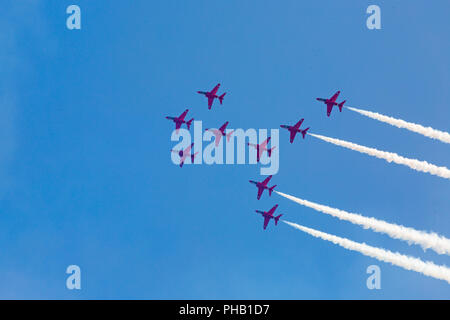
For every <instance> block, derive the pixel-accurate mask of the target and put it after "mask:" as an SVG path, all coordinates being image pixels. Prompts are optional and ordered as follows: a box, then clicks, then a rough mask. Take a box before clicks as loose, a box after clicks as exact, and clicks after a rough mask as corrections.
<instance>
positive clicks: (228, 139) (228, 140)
mask: <svg viewBox="0 0 450 320" xmlns="http://www.w3.org/2000/svg"><path fill="white" fill-rule="evenodd" d="M233 133H234V130H231V131H230V132H228V133H227V142H230V139H231V135H232V134H233Z"/></svg>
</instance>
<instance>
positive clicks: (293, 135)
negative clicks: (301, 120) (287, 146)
mask: <svg viewBox="0 0 450 320" xmlns="http://www.w3.org/2000/svg"><path fill="white" fill-rule="evenodd" d="M296 134H297V131H291V136H290V137H289V141H290V142H291V143H292V142H293V141H294V138H295V135H296Z"/></svg>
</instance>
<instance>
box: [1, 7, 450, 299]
mask: <svg viewBox="0 0 450 320" xmlns="http://www.w3.org/2000/svg"><path fill="white" fill-rule="evenodd" d="M7 2H8V3H7V4H4V5H3V10H2V12H1V13H0V27H1V30H2V31H1V35H0V60H1V61H0V67H1V73H0V102H1V103H0V106H1V107H0V178H1V179H0V283H1V285H0V297H1V298H57V299H79V298H85V299H92V298H106V299H112V298H125V299H130V298H149V299H173V298H176V299H184V298H186V299H209V298H211V299H227V298H233V299H241V298H242V299H303V298H308V299H319V298H326V299H347V298H356V299H382V298H386V299H393V298H407V299H417V298H450V286H449V285H448V283H446V282H444V281H440V280H435V279H433V278H429V277H425V276H423V275H421V274H418V273H415V272H412V271H406V270H404V269H401V268H399V267H395V266H391V265H389V264H385V263H382V262H378V261H376V260H374V259H371V258H368V257H365V256H362V255H360V254H359V253H355V252H350V251H347V250H345V249H343V248H340V247H337V246H335V245H333V244H331V243H328V242H325V241H323V240H319V239H315V238H312V237H311V236H309V235H307V234H304V233H302V232H300V231H297V230H294V229H293V228H290V227H288V226H286V225H284V224H282V225H279V226H277V227H274V226H273V225H272V224H271V225H270V226H269V227H268V230H266V231H263V230H262V219H261V217H259V216H257V215H256V214H255V212H254V210H255V209H264V210H266V209H269V208H270V207H271V206H272V205H274V204H275V203H278V204H279V208H278V211H279V212H280V213H284V215H285V217H286V219H288V220H290V221H293V222H297V223H300V224H303V225H306V226H308V227H312V228H316V229H318V230H321V231H325V232H328V233H332V234H336V235H338V236H343V237H347V238H350V239H352V240H355V241H360V242H366V243H367V244H370V245H373V246H379V247H383V248H387V249H390V250H393V251H399V252H401V253H405V254H410V255H413V256H418V257H421V258H423V259H425V260H432V261H434V262H436V263H438V264H446V265H450V259H449V257H448V256H439V255H437V254H435V253H434V252H433V251H427V252H424V251H423V250H422V249H421V248H420V247H417V246H409V245H408V244H407V243H404V242H401V241H396V240H392V239H390V238H389V237H387V236H385V235H381V234H376V233H373V232H371V231H368V230H363V229H362V228H360V227H358V226H355V225H352V224H350V223H348V222H342V221H338V220H337V219H334V218H332V217H329V216H325V215H322V214H320V213H317V212H315V211H312V210H311V209H308V208H304V207H301V206H299V205H297V204H295V203H293V202H290V201H288V200H286V199H284V198H281V197H279V196H278V195H272V197H270V198H269V197H268V196H267V194H265V195H264V196H263V197H262V199H261V200H260V201H257V200H256V188H255V187H254V186H252V185H250V184H249V183H248V180H249V179H258V180H259V179H261V178H262V177H261V176H259V169H258V167H257V166H251V165H240V166H237V165H235V166H226V165H223V166H206V165H202V166H185V167H183V168H182V169H180V168H179V167H177V166H175V165H174V164H172V162H171V161H170V149H171V148H172V147H173V146H174V144H175V143H174V142H171V141H170V134H171V131H172V128H173V126H172V125H171V124H170V123H169V122H168V121H167V120H165V119H164V116H166V115H176V114H179V113H181V112H182V111H183V110H184V109H185V108H186V107H189V108H190V109H191V112H192V115H193V116H194V117H195V118H196V119H199V120H203V122H204V124H205V125H208V126H217V125H218V124H221V123H223V122H224V121H225V120H229V121H230V126H231V127H233V128H277V127H279V125H280V124H281V123H291V122H295V121H296V120H297V119H298V118H299V117H304V118H305V119H306V120H305V124H307V125H308V126H311V130H312V131H313V132H315V133H319V134H323V135H328V136H332V137H338V138H341V139H346V140H350V141H354V142H357V143H360V144H363V145H367V146H372V147H377V148H379V149H382V150H387V151H393V152H397V153H399V154H401V155H404V156H407V157H412V158H418V159H421V160H427V161H429V162H431V163H434V164H437V165H443V166H450V148H449V146H448V145H446V144H443V143H440V142H436V141H432V140H430V139H428V138H425V137H422V136H420V135H417V134H414V133H410V132H407V131H405V130H400V129H396V128H393V127H390V126H388V125H385V124H382V123H378V122H376V121H374V120H371V119H367V118H364V117H362V116H360V115H357V114H355V113H352V112H350V111H348V110H347V111H345V110H344V112H342V113H336V112H335V111H333V114H332V116H331V117H330V118H327V117H326V115H325V108H324V106H322V105H320V104H319V103H318V102H316V101H315V97H320V96H328V95H330V94H332V93H333V92H334V91H336V90H342V96H343V97H344V98H346V99H347V101H348V105H351V106H355V107H361V108H366V109H369V110H372V111H376V112H380V113H384V114H388V115H392V116H396V117H399V118H403V119H405V120H409V121H413V122H418V123H421V124H424V125H430V126H433V127H434V128H437V129H441V130H445V131H448V130H450V121H449V119H450V111H449V110H450V109H449V103H448V102H449V101H450V93H449V91H448V88H449V84H450V66H449V56H450V45H449V41H448V33H449V29H450V23H449V21H448V11H449V9H450V6H449V3H448V2H446V1H436V2H433V3H432V4H431V3H430V2H429V1H415V2H414V3H413V2H411V1H406V0H402V1H395V3H393V2H392V1H370V2H369V1H360V0H358V1H357V0H353V1H331V0H330V1H320V4H319V2H318V1H294V0H292V1H266V0H263V1H210V0H209V1H206V0H205V1H175V0H172V1H144V0H134V1H131V2H130V1H105V0H101V1H100V0H98V1H88V0H76V1H12V0H10V1H7ZM73 3H75V4H77V5H79V6H80V7H81V12H82V29H81V30H78V31H75V30H74V31H70V30H68V29H67V28H66V17H67V14H66V13H65V11H66V7H67V6H68V5H70V4H73ZM370 4H378V5H379V6H380V7H381V14H382V30H379V31H370V30H368V29H367V28H366V18H367V16H368V15H367V14H366V13H365V11H366V8H367V6H368V5H370ZM217 82H221V83H222V86H223V89H224V90H226V91H228V95H227V96H226V98H225V102H224V106H223V107H220V108H214V109H213V110H211V111H208V110H207V107H206V101H205V99H204V98H203V97H201V96H199V95H197V94H196V93H195V92H196V90H202V89H211V88H212V86H214V85H215V84H216V83H217ZM280 138H281V145H280V171H279V173H278V174H277V175H276V176H274V178H273V179H272V180H273V182H274V183H276V184H277V185H278V190H279V191H283V192H286V193H289V194H293V195H297V196H299V197H302V198H305V199H308V200H311V201H315V202H319V203H323V204H328V205H331V206H334V207H337V208H341V209H344V210H349V211H353V212H359V213H362V214H365V215H368V216H373V217H376V218H379V219H383V220H388V221H392V222H395V223H400V224H403V225H406V226H410V227H414V228H417V229H420V230H432V231H435V232H438V233H441V234H443V235H446V236H450V219H449V214H450V197H449V193H450V182H449V181H447V180H445V179H442V178H439V177H436V176H431V175H428V174H425V173H418V172H415V171H412V170H410V169H408V168H406V167H403V166H398V165H394V164H388V163H386V162H384V161H383V160H379V159H374V158H371V157H368V156H366V155H362V154H359V153H355V152H352V151H349V150H345V149H342V148H339V147H336V146H333V145H330V144H327V143H325V142H321V141H319V140H316V139H313V138H311V137H310V138H308V137H307V139H305V140H298V141H297V140H296V141H295V143H294V144H293V145H290V144H289V141H288V135H287V133H286V132H280ZM71 264H76V265H79V266H80V268H81V272H82V289H81V290H80V291H76V290H74V291H69V290H67V289H66V287H65V281H66V277H67V275H66V274H65V270H66V268H67V266H68V265H71ZM372 264H376V265H378V266H380V268H381V272H382V280H381V286H382V289H381V290H368V289H367V287H366V279H367V277H368V275H367V274H366V268H367V267H368V266H369V265H372Z"/></svg>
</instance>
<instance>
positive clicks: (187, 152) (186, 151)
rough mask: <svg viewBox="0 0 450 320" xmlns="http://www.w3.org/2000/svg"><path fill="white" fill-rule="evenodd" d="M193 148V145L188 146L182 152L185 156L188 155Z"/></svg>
mask: <svg viewBox="0 0 450 320" xmlns="http://www.w3.org/2000/svg"><path fill="white" fill-rule="evenodd" d="M193 146H194V144H193V143H192V144H191V145H190V146H188V147H187V148H186V149H185V150H184V151H183V153H184V154H185V155H187V154H190V152H191V149H192V147H193Z"/></svg>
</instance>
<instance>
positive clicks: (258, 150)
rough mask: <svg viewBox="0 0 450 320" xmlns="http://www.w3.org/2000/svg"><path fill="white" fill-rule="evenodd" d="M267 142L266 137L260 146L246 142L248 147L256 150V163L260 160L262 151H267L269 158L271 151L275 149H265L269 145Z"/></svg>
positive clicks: (268, 139)
mask: <svg viewBox="0 0 450 320" xmlns="http://www.w3.org/2000/svg"><path fill="white" fill-rule="evenodd" d="M269 141H270V137H268V138H267V139H266V140H264V141H263V142H262V143H260V144H253V143H248V142H247V145H248V146H251V147H253V148H255V149H256V162H259V160H260V159H261V155H262V154H263V152H264V151H267V154H268V155H269V157H270V156H271V155H272V151H273V149H275V147H272V148H270V149H267V145H268V144H269Z"/></svg>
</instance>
